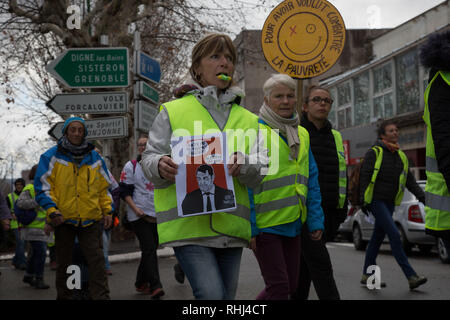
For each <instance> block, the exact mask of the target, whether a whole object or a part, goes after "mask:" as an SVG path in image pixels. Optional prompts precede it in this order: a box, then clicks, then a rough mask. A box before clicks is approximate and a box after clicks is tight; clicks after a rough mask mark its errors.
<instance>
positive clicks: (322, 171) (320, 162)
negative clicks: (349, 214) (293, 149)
mask: <svg viewBox="0 0 450 320" xmlns="http://www.w3.org/2000/svg"><path fill="white" fill-rule="evenodd" d="M300 124H301V126H302V127H304V128H305V129H306V130H308V132H309V138H310V141H311V151H312V153H313V155H314V159H315V160H316V163H317V168H318V170H319V185H320V193H321V195H322V208H324V209H325V208H329V209H334V208H336V207H337V205H338V203H339V160H338V156H337V152H336V143H335V142H334V136H333V133H332V132H331V128H332V127H331V123H330V122H329V121H328V120H327V121H326V124H325V126H324V127H322V128H321V129H319V130H318V129H317V128H316V126H315V125H314V124H313V123H312V122H311V121H309V120H308V118H307V116H306V114H303V116H302V119H301V122H300ZM344 208H345V206H344Z"/></svg>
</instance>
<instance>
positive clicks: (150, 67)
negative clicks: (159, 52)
mask: <svg viewBox="0 0 450 320" xmlns="http://www.w3.org/2000/svg"><path fill="white" fill-rule="evenodd" d="M135 73H136V75H137V76H139V77H141V78H144V79H147V80H149V81H151V82H154V83H159V81H160V80H161V67H160V65H159V62H158V61H157V60H155V59H153V58H152V57H150V56H149V55H148V54H146V53H144V52H142V51H137V52H136V64H135Z"/></svg>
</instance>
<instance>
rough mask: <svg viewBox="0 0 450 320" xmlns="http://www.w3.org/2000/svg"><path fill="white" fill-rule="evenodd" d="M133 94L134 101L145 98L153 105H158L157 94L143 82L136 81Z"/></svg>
mask: <svg viewBox="0 0 450 320" xmlns="http://www.w3.org/2000/svg"><path fill="white" fill-rule="evenodd" d="M134 92H135V93H136V97H135V99H139V98H145V99H147V100H149V101H150V102H153V103H154V104H158V103H159V93H158V91H156V90H155V89H153V88H152V87H151V86H149V85H148V84H146V83H145V82H144V81H137V82H136V84H135V89H134Z"/></svg>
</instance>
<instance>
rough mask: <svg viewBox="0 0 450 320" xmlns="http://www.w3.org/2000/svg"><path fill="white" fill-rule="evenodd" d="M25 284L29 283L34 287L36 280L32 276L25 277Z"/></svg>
mask: <svg viewBox="0 0 450 320" xmlns="http://www.w3.org/2000/svg"><path fill="white" fill-rule="evenodd" d="M22 281H23V282H25V283H28V284H29V285H30V286H32V287H34V285H35V283H36V280H34V277H32V276H23V279H22Z"/></svg>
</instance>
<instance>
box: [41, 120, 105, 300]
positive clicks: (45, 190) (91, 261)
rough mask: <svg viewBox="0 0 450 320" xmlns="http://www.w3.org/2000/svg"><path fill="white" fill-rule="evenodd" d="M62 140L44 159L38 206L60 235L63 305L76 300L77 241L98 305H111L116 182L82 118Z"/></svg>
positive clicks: (71, 124)
mask: <svg viewBox="0 0 450 320" xmlns="http://www.w3.org/2000/svg"><path fill="white" fill-rule="evenodd" d="M62 134H63V136H62V137H61V138H60V139H59V140H58V143H57V145H56V146H54V147H52V148H50V149H49V150H47V151H46V152H45V153H44V154H42V155H41V157H40V160H39V165H38V169H37V172H36V176H35V178H34V186H35V189H36V201H37V202H38V203H39V205H40V206H41V207H43V208H44V209H45V210H46V212H47V225H46V230H52V229H53V230H54V232H55V243H56V262H57V264H58V268H57V270H56V290H57V299H63V300H65V299H71V297H72V293H71V289H73V288H68V283H67V278H68V276H69V275H70V274H71V273H70V272H69V273H67V271H68V267H69V265H71V263H72V248H73V245H74V241H75V237H78V241H79V243H80V247H81V250H82V252H83V255H84V257H85V259H86V260H87V264H88V271H89V290H90V294H91V297H92V299H99V300H100V299H109V288H108V280H107V275H106V272H105V260H104V258H103V252H102V249H101V246H100V243H101V230H102V228H101V227H102V226H101V223H102V224H104V227H105V228H109V226H110V225H111V219H112V218H111V213H112V211H113V204H112V197H111V195H110V194H109V192H108V187H109V185H110V184H111V180H110V177H109V175H108V173H107V172H108V170H107V168H106V164H105V162H104V160H103V158H102V157H101V156H100V155H99V154H98V153H97V152H96V151H95V150H94V145H92V144H91V143H88V142H87V141H86V136H87V129H86V125H85V122H84V120H83V119H82V118H79V117H71V118H69V119H67V120H66V121H65V122H64V126H63V129H62ZM69 270H70V269H69ZM69 280H70V279H69ZM70 283H71V281H69V284H70Z"/></svg>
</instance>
